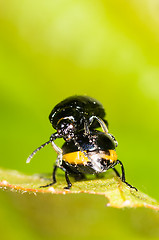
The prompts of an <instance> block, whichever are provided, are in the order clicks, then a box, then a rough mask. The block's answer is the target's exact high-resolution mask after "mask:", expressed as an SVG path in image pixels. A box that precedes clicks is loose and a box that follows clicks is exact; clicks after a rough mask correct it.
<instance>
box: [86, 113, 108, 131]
mask: <svg viewBox="0 0 159 240" xmlns="http://www.w3.org/2000/svg"><path fill="white" fill-rule="evenodd" d="M94 119H96V120H97V121H98V122H99V124H100V126H101V128H102V130H103V132H105V133H106V134H107V133H108V128H107V126H106V124H105V122H104V121H103V120H102V119H101V118H99V117H97V116H92V117H90V119H89V120H90V124H92V122H93V120H94Z"/></svg>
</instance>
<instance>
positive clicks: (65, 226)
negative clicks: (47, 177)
mask: <svg viewBox="0 0 159 240" xmlns="http://www.w3.org/2000/svg"><path fill="white" fill-rule="evenodd" d="M0 55H1V57H0V100H1V101H0V106H1V108H0V109H1V118H0V125H1V143H0V144H1V153H0V154H1V163H0V165H1V167H3V168H8V169H16V170H19V171H21V172H25V173H27V174H32V173H48V172H49V173H50V172H51V171H52V165H53V162H54V161H55V159H56V154H55V153H54V152H53V150H52V149H51V147H50V146H48V147H46V148H45V149H44V150H42V151H40V153H38V154H37V155H36V156H35V158H34V159H33V160H32V162H31V163H30V165H26V163H25V161H26V158H27V157H28V155H29V154H30V153H31V152H32V151H33V150H34V149H35V148H37V147H38V146H39V145H41V144H42V143H44V142H45V141H47V140H48V139H49V137H50V135H51V134H52V133H53V131H54V130H53V129H52V127H51V124H50V123H49V120H48V115H49V113H50V112H51V110H52V108H53V107H54V106H55V104H57V103H59V102H60V101H61V100H63V99H64V98H66V97H68V96H71V95H75V94H86V95H88V96H91V97H94V98H96V99H98V100H99V101H100V102H101V103H102V104H103V105H104V107H105V109H106V113H107V120H108V122H109V130H110V132H111V133H112V134H113V135H115V137H116V139H117V140H118V142H119V146H118V149H117V153H118V156H119V159H120V160H121V161H122V162H123V163H124V166H125V169H126V176H127V180H128V181H129V182H130V183H131V184H132V185H134V186H136V187H137V188H138V189H139V190H141V191H144V192H146V193H147V194H149V195H150V196H152V197H154V198H156V199H158V200H159V191H158V182H159V181H158V169H159V162H158V142H159V141H158V135H159V126H158V122H159V1H156V0H141V1H138V0H133V1H127V0H114V1H108V0H106V1H102V0H92V1H91V0H81V1H78V0H76V1H70V0H67V1H65V0H58V1H57V0H45V1H43V0H34V1H31V0H21V1H20V0H14V1H11V0H8V1H4V0H0ZM58 143H59V144H62V141H59V142H58ZM0 196H1V207H0V211H1V212H0V215H1V217H0V221H1V228H2V229H1V231H2V234H1V236H3V238H2V239H10V237H12V239H21V238H23V239H25V238H26V239H28V238H29V239H53V238H58V237H59V238H60V237H65V239H67V238H68V239H70V238H71V237H72V238H73V237H74V238H75V237H79V238H80V237H82V238H84V237H85V238H93V236H94V237H97V236H100V237H104V236H105V237H107V236H108V239H115V238H117V237H122V238H123V239H127V238H129V239H131V238H132V239H133V238H135V239H141V238H142V239H143V238H144V239H146V238H147V239H150V238H153V239H154V238H159V229H158V228H159V227H158V226H159V217H158V215H157V213H150V211H151V210H141V209H140V210H137V209H135V210H124V211H123V210H116V209H108V208H106V207H105V199H103V198H100V197H94V196H85V195H82V196H78V197H77V196H76V197H75V196H52V195H51V196H41V195H39V196H37V197H34V196H30V195H27V196H21V195H18V194H15V193H5V192H2V191H1V193H0ZM41 204H43V206H41ZM43 208H44V209H45V211H44V209H43ZM27 209H28V211H27ZM30 210H31V212H32V215H31V214H30V215H29V214H28V212H29V211H30ZM150 215H151V218H152V221H150V219H151V218H150ZM143 222H144V226H143V225H142V223H143ZM4 226H9V228H10V231H7V232H5V231H4ZM81 229H82V230H81ZM114 229H115V230H114Z"/></svg>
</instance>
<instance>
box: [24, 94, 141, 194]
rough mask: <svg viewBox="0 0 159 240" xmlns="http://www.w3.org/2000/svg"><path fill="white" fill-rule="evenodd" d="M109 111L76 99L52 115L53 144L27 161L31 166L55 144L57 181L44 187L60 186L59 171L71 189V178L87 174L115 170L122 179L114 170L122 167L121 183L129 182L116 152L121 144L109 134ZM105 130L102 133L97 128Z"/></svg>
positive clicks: (85, 99) (94, 102)
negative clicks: (35, 157)
mask: <svg viewBox="0 0 159 240" xmlns="http://www.w3.org/2000/svg"><path fill="white" fill-rule="evenodd" d="M104 117H105V111H104V108H103V106H102V105H101V103H100V102H98V101H97V100H95V99H93V98H90V97H86V96H72V97H69V98H66V99H65V100H64V101H62V102H60V103H59V104H57V105H56V106H55V107H54V108H53V110H52V111H51V113H50V115H49V120H50V122H51V124H52V126H53V128H54V129H56V130H57V132H55V133H53V134H52V135H51V137H50V141H48V142H46V143H44V144H43V145H41V146H40V147H39V148H37V149H36V150H35V151H34V152H33V153H32V154H31V155H30V156H29V158H28V159H27V163H28V162H30V160H31V158H32V157H33V156H34V154H35V153H36V152H37V151H39V150H40V149H41V148H43V147H44V146H45V145H47V144H49V143H51V144H52V146H53V148H54V150H55V151H56V152H57V154H58V157H57V160H56V164H55V166H54V170H53V181H52V182H51V183H50V184H47V185H45V186H41V187H49V186H51V185H53V184H54V183H56V176H55V174H56V170H57V168H61V169H62V170H63V171H64V172H65V178H66V182H67V187H65V189H69V188H70V187H71V186H72V184H71V182H70V180H69V177H68V174H71V175H73V176H74V177H75V178H78V179H79V178H84V176H85V174H96V173H102V172H105V171H107V170H108V169H110V168H112V169H113V170H114V171H115V173H116V174H117V176H118V177H120V175H119V173H118V171H117V170H116V169H115V168H114V167H115V165H117V164H120V166H121V170H122V177H121V180H122V181H123V182H125V183H126V184H127V185H128V186H129V187H131V188H134V189H135V190H137V189H136V188H135V187H132V186H131V185H130V184H129V183H127V182H126V181H125V171H124V167H123V164H122V162H121V161H120V160H119V159H117V154H116V151H115V148H116V146H117V141H116V140H115V138H114V137H113V135H111V134H110V133H108V128H107V126H108V123H107V121H106V120H105V119H104ZM98 127H101V128H102V130H103V131H102V132H101V131H97V130H96V128H98ZM57 138H63V139H64V140H65V143H64V145H63V146H62V148H60V147H58V146H57V145H56V144H55V143H54V140H56V139H57Z"/></svg>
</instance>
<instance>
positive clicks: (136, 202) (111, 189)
mask: <svg viewBox="0 0 159 240" xmlns="http://www.w3.org/2000/svg"><path fill="white" fill-rule="evenodd" d="M57 180H58V182H57V183H56V184H55V185H53V186H51V187H48V188H39V186H43V185H46V184H48V183H49V182H50V181H51V179H46V178H45V176H40V175H39V174H36V175H32V176H28V175H25V174H22V173H20V172H18V171H14V170H3V169H0V188H2V189H3V190H10V191H18V192H21V193H25V192H30V193H31V192H32V193H34V194H36V193H43V194H44V193H45V194H46V193H51V194H82V193H87V194H96V195H103V196H105V197H106V198H107V199H108V203H107V206H109V207H114V208H124V207H131V208H132V207H146V208H151V209H155V210H159V203H157V201H156V200H154V199H152V198H151V197H149V196H148V195H146V194H144V193H142V192H140V191H136V190H135V189H132V188H129V187H128V186H127V185H126V184H125V183H123V182H122V181H121V180H120V178H118V177H116V176H113V175H112V173H111V172H110V174H108V175H107V178H101V179H97V178H96V179H93V180H90V179H87V180H83V181H76V182H75V181H74V182H73V179H72V182H73V186H72V188H71V190H64V187H65V186H66V182H65V178H64V176H63V175H58V176H57Z"/></svg>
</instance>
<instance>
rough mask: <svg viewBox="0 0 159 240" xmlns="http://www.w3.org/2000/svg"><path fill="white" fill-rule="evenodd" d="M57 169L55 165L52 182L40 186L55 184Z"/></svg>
mask: <svg viewBox="0 0 159 240" xmlns="http://www.w3.org/2000/svg"><path fill="white" fill-rule="evenodd" d="M56 170H57V166H56V165H55V166H54V169H53V173H52V180H53V181H52V182H51V183H49V184H47V185H44V186H40V187H39V188H43V187H50V186H52V185H53V184H55V183H56Z"/></svg>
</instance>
